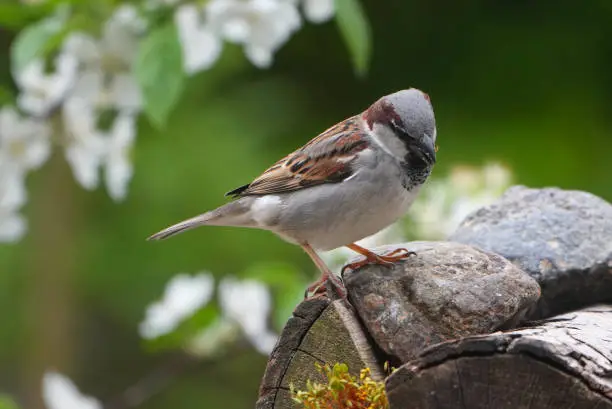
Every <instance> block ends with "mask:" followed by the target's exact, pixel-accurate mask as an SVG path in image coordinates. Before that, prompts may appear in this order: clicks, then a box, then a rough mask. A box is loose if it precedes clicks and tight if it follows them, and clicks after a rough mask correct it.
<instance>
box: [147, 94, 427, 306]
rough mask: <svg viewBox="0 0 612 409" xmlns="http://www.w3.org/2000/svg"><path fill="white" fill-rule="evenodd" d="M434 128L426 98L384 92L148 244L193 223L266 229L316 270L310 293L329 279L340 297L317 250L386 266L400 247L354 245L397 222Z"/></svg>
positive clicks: (420, 178)
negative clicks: (379, 249) (341, 250)
mask: <svg viewBox="0 0 612 409" xmlns="http://www.w3.org/2000/svg"><path fill="white" fill-rule="evenodd" d="M435 143H436V123H435V118H434V112H433V108H432V105H431V102H430V99H429V96H428V95H427V94H425V93H424V92H422V91H420V90H418V89H414V88H411V89H407V90H402V91H398V92H396V93H393V94H390V95H386V96H384V97H382V98H380V99H379V100H378V101H376V102H374V104H372V105H371V106H370V107H369V108H368V109H366V110H365V111H364V112H362V113H360V114H358V115H355V116H352V117H350V118H348V119H345V120H344V121H342V122H340V123H338V124H336V125H334V126H332V127H331V128H329V129H328V130H326V131H325V132H323V133H321V134H320V135H319V136H317V137H316V138H314V139H312V140H311V141H310V142H308V143H307V144H306V145H304V146H303V147H302V148H300V149H298V150H296V151H295V152H293V153H291V154H289V155H288V156H286V157H284V158H283V159H281V160H279V161H278V162H276V163H275V164H274V165H272V166H271V167H270V168H268V169H267V170H266V171H265V172H264V173H262V174H261V176H259V177H258V178H256V179H255V180H254V181H253V182H251V183H249V184H247V185H244V186H241V187H239V188H237V189H234V190H232V191H230V192H228V193H227V194H226V196H231V197H232V198H234V199H235V200H234V201H231V202H229V203H227V204H224V205H223V206H221V207H219V208H217V209H215V210H211V211H209V212H206V213H203V214H201V215H199V216H195V217H193V218H191V219H188V220H185V221H182V222H180V223H177V224H175V225H172V226H170V227H168V228H166V229H164V230H162V231H160V232H158V233H155V234H154V235H152V236H151V237H149V240H160V239H165V238H166V237H169V236H172V235H174V234H177V233H181V232H183V231H185V230H189V229H192V228H194V227H198V226H204V225H211V226H238V227H255V228H259V229H264V230H270V231H272V232H274V233H276V234H277V235H278V236H280V237H281V238H283V239H284V240H286V241H288V242H291V243H294V244H297V245H299V246H301V247H302V248H303V249H304V251H305V252H306V253H307V254H308V255H309V256H310V258H311V259H312V261H313V262H314V264H315V265H316V266H317V267H318V269H319V270H320V271H321V277H320V279H319V280H317V281H316V282H315V283H313V284H312V285H311V286H310V287H308V290H307V291H308V292H313V291H315V290H317V289H318V288H320V287H321V286H322V284H323V283H325V282H326V281H327V280H331V284H332V285H333V286H334V287H335V288H336V289H337V291H339V292H340V294H341V296H343V297H344V296H346V293H345V290H344V287H343V285H342V283H341V281H340V279H339V278H338V277H337V276H336V275H334V274H333V273H332V272H331V271H330V270H329V268H328V267H327V266H326V265H325V263H324V262H323V260H322V259H321V258H320V257H319V256H318V255H317V253H316V252H315V250H322V251H325V250H331V249H334V248H337V247H341V246H346V247H348V248H350V249H351V250H353V251H355V252H357V253H359V254H362V255H363V256H364V257H365V258H364V259H363V260H361V261H358V262H356V263H352V264H349V265H347V266H345V268H351V269H356V268H359V267H361V266H362V265H365V264H368V263H374V264H383V265H390V264H392V263H394V262H396V261H399V260H401V259H404V258H406V257H408V256H409V255H410V254H414V253H411V252H409V251H408V250H406V249H396V250H394V251H392V252H390V253H387V254H380V255H379V254H376V253H374V252H372V251H370V250H368V249H366V248H363V247H361V246H358V245H357V244H355V241H358V240H360V239H363V238H364V237H367V236H370V235H372V234H374V233H376V232H378V231H380V230H382V229H383V228H385V227H387V226H389V225H390V224H392V223H394V222H395V221H396V220H398V219H399V218H400V217H402V216H403V215H404V214H405V213H406V211H407V210H408V208H409V207H410V205H411V204H412V202H413V201H414V199H415V197H416V195H417V193H418V192H419V189H420V187H421V185H422V184H423V183H424V182H425V180H426V179H427V177H428V176H429V173H430V172H431V169H432V166H433V165H434V163H435V161H436V145H435Z"/></svg>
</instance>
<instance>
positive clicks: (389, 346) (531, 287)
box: [344, 242, 540, 363]
mask: <svg viewBox="0 0 612 409" xmlns="http://www.w3.org/2000/svg"><path fill="white" fill-rule="evenodd" d="M393 247H396V246H393ZM399 247H405V248H407V249H408V250H410V251H414V252H416V256H411V257H410V258H409V259H407V260H406V261H403V262H401V263H397V264H396V265H394V266H393V267H391V268H387V267H381V266H377V265H370V266H365V267H363V268H362V269H360V270H357V271H354V272H347V273H346V274H345V275H344V280H345V284H346V287H347V289H348V293H349V299H350V301H351V304H352V305H353V306H354V307H355V309H356V311H357V313H358V315H359V316H360V318H361V320H362V321H363V323H364V325H365V327H366V328H367V330H368V333H369V334H370V336H371V337H372V338H373V340H374V341H375V342H376V344H377V345H378V346H379V347H380V348H381V349H382V350H383V351H384V352H385V353H386V354H387V355H388V356H389V357H390V358H392V359H393V360H394V361H399V362H401V363H403V362H406V361H408V360H410V359H413V358H414V357H415V356H416V355H417V354H418V353H420V352H421V351H422V350H423V348H425V347H427V346H429V345H432V344H435V343H438V342H441V341H444V340H448V339H455V338H460V337H465V336H468V335H474V334H485V333H489V332H491V331H495V330H497V329H500V328H508V327H512V326H513V325H514V324H515V323H516V322H518V321H519V320H520V319H521V318H522V316H523V314H524V313H525V312H526V310H527V309H528V308H529V307H530V306H532V305H533V304H534V303H535V301H536V300H537V298H538V296H539V292H540V289H539V286H538V284H537V283H536V282H535V280H533V278H531V277H530V276H529V275H528V274H526V273H524V272H523V271H521V270H520V269H519V268H517V267H516V266H514V265H513V264H512V263H510V262H509V261H507V260H506V259H504V258H503V257H501V256H499V255H497V254H493V253H489V252H485V251H483V250H480V249H477V248H474V247H471V246H467V245H464V244H458V243H449V242H412V243H407V244H404V245H400V246H399ZM375 251H377V252H381V251H384V249H376V250H375Z"/></svg>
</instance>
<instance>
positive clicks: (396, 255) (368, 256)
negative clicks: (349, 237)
mask: <svg viewBox="0 0 612 409" xmlns="http://www.w3.org/2000/svg"><path fill="white" fill-rule="evenodd" d="M346 247H348V248H349V249H351V250H353V251H355V252H357V253H359V254H361V255H362V256H364V257H365V258H364V259H363V260H359V261H356V262H354V263H350V264H347V265H345V266H344V267H342V273H344V271H345V270H346V269H351V270H357V269H358V268H361V267H363V266H365V265H366V264H380V265H383V266H388V267H390V266H392V265H393V263H395V262H397V261H400V260H404V259H406V258H408V257H410V256H412V255H416V253H415V252H414V251H408V250H407V249H405V248H399V249H395V250H392V251H390V252H388V253H385V254H380V255H379V254H376V253H374V252H373V251H370V250H368V249H366V248H364V247H361V246H359V245H357V244H355V243H352V244H349V245H347V246H346Z"/></svg>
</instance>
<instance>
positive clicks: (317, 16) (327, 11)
mask: <svg viewBox="0 0 612 409" xmlns="http://www.w3.org/2000/svg"><path fill="white" fill-rule="evenodd" d="M303 8H304V15H305V16H306V18H307V19H308V21H310V22H312V23H324V22H326V21H328V20H330V19H331V18H332V17H333V16H334V13H335V12H336V8H335V6H334V0H304V3H303Z"/></svg>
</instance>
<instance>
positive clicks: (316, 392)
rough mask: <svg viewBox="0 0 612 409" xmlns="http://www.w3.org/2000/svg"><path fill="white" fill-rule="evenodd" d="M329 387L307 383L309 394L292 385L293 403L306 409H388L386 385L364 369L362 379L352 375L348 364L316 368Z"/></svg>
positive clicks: (316, 383)
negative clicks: (374, 378)
mask: <svg viewBox="0 0 612 409" xmlns="http://www.w3.org/2000/svg"><path fill="white" fill-rule="evenodd" d="M315 366H316V368H317V371H318V372H319V373H320V374H321V375H323V377H324V378H325V379H326V381H327V383H318V382H311V381H310V380H308V381H307V382H306V390H297V389H296V388H295V387H294V386H293V384H291V385H290V388H291V397H292V399H293V400H294V401H295V402H296V403H298V404H300V405H301V407H302V408H303V409H388V407H389V402H388V400H387V394H386V393H385V383H384V382H382V381H375V380H373V379H372V378H371V376H370V368H364V369H362V370H361V372H360V374H359V378H357V377H356V376H353V375H351V374H350V373H349V368H348V366H347V365H346V364H341V363H336V364H334V365H333V366H331V365H328V364H325V365H320V364H319V363H316V364H315Z"/></svg>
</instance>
